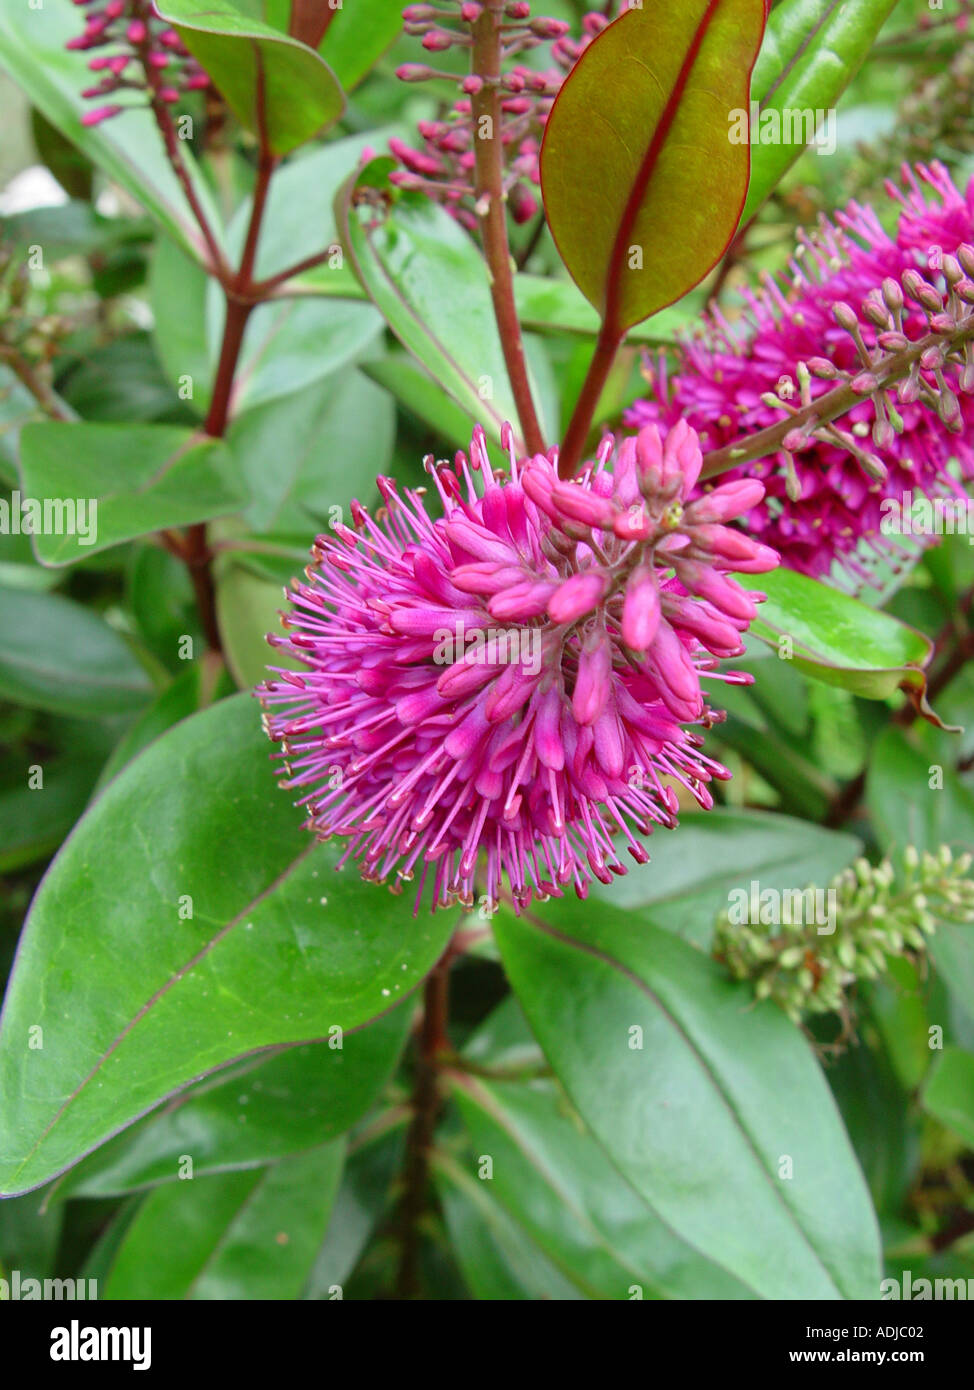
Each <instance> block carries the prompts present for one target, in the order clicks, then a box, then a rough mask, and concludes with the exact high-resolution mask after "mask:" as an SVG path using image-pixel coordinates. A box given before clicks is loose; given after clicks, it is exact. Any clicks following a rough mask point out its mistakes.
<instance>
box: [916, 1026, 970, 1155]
mask: <svg viewBox="0 0 974 1390" xmlns="http://www.w3.org/2000/svg"><path fill="white" fill-rule="evenodd" d="M922 1103H923V1108H924V1110H925V1111H926V1112H927V1114H928V1115H932V1116H933V1117H934V1119H935V1120H939V1121H940V1123H941V1124H943V1125H946V1126H947V1128H948V1129H952V1130H953V1131H954V1133H955V1134H959V1135H960V1137H961V1138H962V1139H963V1140H964V1143H965V1144H967V1145H968V1146H969V1147H971V1148H974V1057H972V1056H971V1054H970V1053H969V1052H964V1051H963V1049H962V1048H959V1047H948V1048H945V1049H944V1051H943V1052H942V1053H941V1054H940V1056H939V1057H938V1058H937V1060H936V1062H935V1063H934V1065H933V1070H932V1071H931V1073H930V1075H929V1077H928V1078H927V1084H926V1085H925V1086H924V1088H923V1095H922Z"/></svg>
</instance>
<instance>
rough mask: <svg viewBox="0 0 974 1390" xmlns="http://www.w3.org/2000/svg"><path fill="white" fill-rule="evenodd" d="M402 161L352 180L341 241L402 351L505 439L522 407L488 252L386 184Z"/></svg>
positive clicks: (339, 206) (344, 198) (343, 206)
mask: <svg viewBox="0 0 974 1390" xmlns="http://www.w3.org/2000/svg"><path fill="white" fill-rule="evenodd" d="M395 167H396V162H395V160H394V159H391V158H386V157H382V158H379V159H373V160H372V161H371V162H370V163H369V164H367V165H366V166H365V168H364V169H363V170H362V171H361V172H360V173H359V174H357V175H355V176H353V177H352V178H351V179H349V181H348V182H347V183H346V185H345V186H344V188H343V189H342V190H341V192H340V193H339V195H338V198H337V200H336V217H337V220H338V223H339V228H340V233H341V237H342V240H343V242H344V244H345V247H346V249H347V252H348V255H349V257H350V259H351V262H352V266H353V268H354V270H355V273H356V275H357V276H358V278H359V280H360V281H361V282H362V284H363V285H364V286H365V289H366V291H367V292H368V294H369V297H370V298H371V299H372V301H373V302H374V303H375V304H376V306H377V307H378V308H379V310H380V311H381V312H382V315H383V317H384V318H385V319H386V322H387V323H388V324H389V327H390V328H391V329H392V331H393V333H395V335H396V337H397V338H398V339H399V341H400V342H401V343H402V345H403V347H405V348H407V349H408V351H409V352H411V353H412V354H413V356H414V357H415V358H416V359H417V360H418V361H419V362H420V363H421V364H422V366H423V367H424V368H425V369H426V371H427V372H428V373H429V374H430V376H432V378H433V380H434V381H436V382H437V383H438V384H439V385H440V387H441V388H442V390H444V391H445V392H446V394H447V395H448V396H449V397H450V399H451V400H452V401H454V402H455V403H456V404H457V405H458V406H460V408H461V409H462V410H463V411H465V413H466V414H467V415H468V416H469V417H470V420H471V422H473V421H478V420H479V421H480V422H481V423H482V424H483V426H484V429H485V430H487V432H488V434H490V435H492V436H493V438H494V439H499V438H500V432H501V426H502V425H503V424H504V422H505V421H511V422H513V421H516V419H517V410H516V408H515V405H514V398H513V395H512V394H511V388H510V383H509V381H508V378H507V368H506V367H505V365H504V354H503V351H502V349H501V343H500V338H499V337H498V333H497V324H496V322H495V319H494V311H493V306H492V304H491V301H490V292H489V290H488V286H487V279H486V271H485V268H484V262H483V258H482V256H481V255H480V252H479V251H478V250H477V248H476V247H475V245H474V243H473V242H472V241H471V239H470V237H469V236H467V234H466V233H465V232H464V231H463V229H462V228H461V227H460V226H459V225H458V224H457V223H456V222H455V221H454V220H453V218H452V217H450V215H449V213H447V212H446V211H445V210H444V209H443V208H441V207H439V206H438V205H437V204H436V203H434V202H433V201H432V200H431V199H429V198H426V197H423V196H422V195H421V194H416V193H404V192H403V191H402V190H400V189H396V188H394V187H393V186H392V185H391V184H390V183H389V181H388V175H389V173H390V171H391V170H392V169H394V168H395ZM375 194H378V195H379V201H380V206H376V203H375V201H374V195H375ZM549 423H550V422H549Z"/></svg>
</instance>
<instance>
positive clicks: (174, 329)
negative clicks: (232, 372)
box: [149, 237, 213, 417]
mask: <svg viewBox="0 0 974 1390" xmlns="http://www.w3.org/2000/svg"><path fill="white" fill-rule="evenodd" d="M206 286H207V275H206V272H205V271H204V270H203V268H202V266H200V265H199V263H198V262H197V261H194V260H191V259H190V258H189V257H188V256H187V255H186V254H185V253H184V252H183V251H182V250H181V249H180V247H179V246H178V245H177V243H176V242H174V241H173V240H172V239H171V238H169V237H160V238H159V240H158V242H157V244H156V247H155V250H154V251H153V253H152V260H151V262H150V265H149V306H150V308H151V309H152V336H153V342H154V344H155V349H156V353H157V355H158V358H159V362H160V365H161V367H162V369H163V371H164V372H165V374H166V377H167V378H168V380H169V382H170V384H171V385H172V387H173V388H174V389H175V390H177V391H179V392H180V393H181V399H183V400H185V402H186V405H187V406H188V407H189V408H190V409H191V410H193V412H194V413H195V414H196V415H198V416H200V417H202V416H204V415H205V414H206V411H207V409H208V407H209V403H210V383H211V380H212V375H213V364H212V362H211V360H210V355H209V349H208V346H207V336H206V303H207V292H206Z"/></svg>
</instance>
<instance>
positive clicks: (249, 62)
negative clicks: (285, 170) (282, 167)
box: [157, 0, 345, 155]
mask: <svg viewBox="0 0 974 1390" xmlns="http://www.w3.org/2000/svg"><path fill="white" fill-rule="evenodd" d="M157 9H158V11H159V13H160V14H161V16H162V18H163V19H166V20H168V21H169V23H170V24H171V25H172V26H173V28H174V29H175V30H176V31H177V32H178V33H179V35H180V36H181V38H182V40H183V42H184V43H185V45H186V47H187V48H188V49H189V51H190V52H191V53H192V54H193V56H194V57H195V58H196V59H197V60H198V61H199V62H200V64H201V65H202V66H203V68H204V69H205V71H206V72H207V73H209V75H210V77H211V79H212V81H213V83H214V85H215V86H216V87H218V88H219V90H220V92H221V93H222V95H223V96H224V97H225V98H226V102H227V105H228V106H229V107H230V109H231V111H232V112H233V113H234V115H235V116H236V117H237V120H238V121H239V122H240V123H241V125H243V126H245V127H246V129H247V130H249V131H251V132H252V133H253V134H254V135H256V136H257V137H258V138H259V139H260V140H261V141H262V142H263V143H265V144H266V146H267V148H268V149H269V150H270V151H271V152H272V153H273V154H276V155H284V154H289V153H290V151H291V150H293V149H296V148H297V147H298V145H303V144H304V143H305V141H307V140H310V139H311V137H312V136H313V135H316V134H317V133H318V132H319V131H320V130H322V129H323V127H325V126H328V125H331V124H332V123H333V122H334V121H337V119H338V117H339V116H340V115H341V114H342V111H343V109H344V106H345V98H344V96H343V94H342V89H341V87H340V86H339V84H338V80H337V79H336V77H335V74H334V73H333V72H332V70H331V68H330V67H329V66H328V64H327V63H326V62H324V61H323V59H322V58H321V57H320V56H319V55H318V54H317V53H315V51H314V50H313V49H311V48H308V47H307V45H305V44H303V43H298V42H297V40H295V39H291V38H289V37H288V36H287V35H286V34H283V33H281V31H280V30H278V29H274V28H272V27H271V26H270V25H269V24H264V23H263V22H262V21H261V20H259V19H254V18H250V17H249V16H247V15H245V14H242V13H241V12H240V10H239V9H237V8H236V6H234V5H232V4H230V3H228V0H162V3H161V4H159V5H158V6H157Z"/></svg>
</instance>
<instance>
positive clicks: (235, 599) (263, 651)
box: [216, 559, 298, 690]
mask: <svg viewBox="0 0 974 1390" xmlns="http://www.w3.org/2000/svg"><path fill="white" fill-rule="evenodd" d="M297 568H298V567H297V566H295V570H297ZM284 605H285V599H284V594H283V592H282V589H281V585H280V584H279V583H278V582H276V581H275V580H271V579H264V578H262V577H261V576H260V575H258V574H254V573H253V571H252V570H251V569H250V568H248V567H247V566H246V565H242V564H235V563H234V562H233V561H232V560H229V559H228V560H226V561H225V562H224V563H222V564H221V565H220V567H219V572H218V574H217V580H216V617H217V625H218V627H219V629H220V637H221V640H222V642H223V651H224V656H225V657H226V661H227V665H228V666H229V668H230V671H231V673H232V675H233V678H234V680H235V681H236V682H237V685H238V686H239V687H240V689H241V690H252V689H253V687H254V686H255V685H259V684H260V682H261V681H262V680H266V679H267V667H268V666H269V665H271V664H273V665H275V666H284V665H289V664H293V663H289V662H287V661H280V660H278V656H279V655H281V656H283V655H285V654H284V653H277V652H273V651H272V650H271V648H270V647H269V646H268V644H267V634H268V633H269V632H280V630H281V617H280V615H281V611H282V609H283V607H284Z"/></svg>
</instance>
